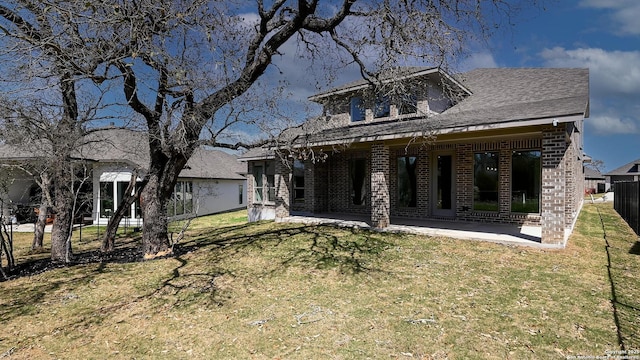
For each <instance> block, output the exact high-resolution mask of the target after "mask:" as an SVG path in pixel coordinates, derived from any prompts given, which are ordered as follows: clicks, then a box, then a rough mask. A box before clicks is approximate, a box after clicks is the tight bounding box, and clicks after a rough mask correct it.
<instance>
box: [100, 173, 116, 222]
mask: <svg viewBox="0 0 640 360" xmlns="http://www.w3.org/2000/svg"><path fill="white" fill-rule="evenodd" d="M114 200H115V199H114V198H113V182H110V181H109V182H100V214H99V216H100V217H103V218H104V217H111V216H112V215H113V213H114V211H115V206H114Z"/></svg>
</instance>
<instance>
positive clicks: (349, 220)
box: [277, 214, 563, 249]
mask: <svg viewBox="0 0 640 360" xmlns="http://www.w3.org/2000/svg"><path fill="white" fill-rule="evenodd" d="M277 221H278V222H288V223H303V224H309V225H320V224H331V225H335V226H341V227H357V228H364V229H371V230H375V231H382V232H394V233H409V234H418V235H427V236H444V237H450V238H455V239H464V240H479V241H489V242H495V243H499V244H504V245H522V246H531V247H537V248H544V249H561V248H563V245H561V244H557V245H556V244H542V243H541V238H542V228H541V227H540V226H519V225H508V224H492V223H477V222H466V221H449V220H419V219H399V218H391V225H389V227H387V228H385V229H375V228H372V227H371V226H370V224H369V223H368V221H367V217H366V216H360V215H353V214H315V215H313V216H312V215H310V214H299V215H292V216H289V217H286V218H282V219H278V220H277Z"/></svg>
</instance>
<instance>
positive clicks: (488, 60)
mask: <svg viewBox="0 0 640 360" xmlns="http://www.w3.org/2000/svg"><path fill="white" fill-rule="evenodd" d="M459 66H460V71H469V70H473V69H478V68H495V67H498V64H497V63H496V60H495V59H494V58H493V55H492V54H491V53H489V52H486V51H484V52H474V53H472V54H471V55H470V56H468V57H466V58H465V59H464V60H462V61H461V62H460V65H459Z"/></svg>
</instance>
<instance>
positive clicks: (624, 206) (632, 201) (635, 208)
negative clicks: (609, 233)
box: [613, 181, 640, 235]
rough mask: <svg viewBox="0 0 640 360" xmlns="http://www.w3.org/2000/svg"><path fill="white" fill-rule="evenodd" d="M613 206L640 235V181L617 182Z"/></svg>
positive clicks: (614, 189)
mask: <svg viewBox="0 0 640 360" xmlns="http://www.w3.org/2000/svg"><path fill="white" fill-rule="evenodd" d="M613 208H614V209H615V210H616V211H617V212H618V214H620V216H621V217H622V218H623V219H624V221H626V222H627V224H629V226H631V228H632V229H633V231H635V232H636V234H639V235H640V216H639V213H640V181H635V182H617V183H615V184H614V186H613Z"/></svg>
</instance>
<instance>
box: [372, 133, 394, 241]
mask: <svg viewBox="0 0 640 360" xmlns="http://www.w3.org/2000/svg"><path fill="white" fill-rule="evenodd" d="M371 206H372V211H371V223H372V225H373V226H374V227H376V228H385V227H387V226H389V224H390V221H389V214H390V209H389V208H390V199H389V147H388V146H385V145H383V144H374V145H372V146H371Z"/></svg>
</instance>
